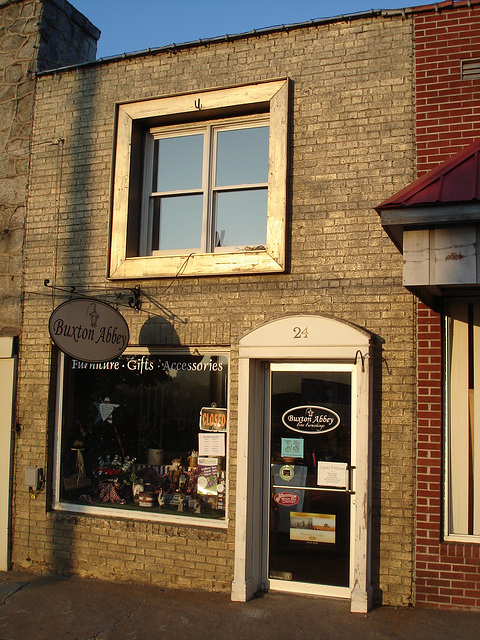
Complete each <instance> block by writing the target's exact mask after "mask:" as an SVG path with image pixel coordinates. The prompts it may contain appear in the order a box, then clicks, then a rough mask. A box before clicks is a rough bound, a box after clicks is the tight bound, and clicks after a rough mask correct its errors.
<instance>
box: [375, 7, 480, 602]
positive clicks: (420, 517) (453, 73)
mask: <svg viewBox="0 0 480 640" xmlns="http://www.w3.org/2000/svg"><path fill="white" fill-rule="evenodd" d="M478 11H480V6H478V5H477V3H475V2H470V1H468V2H467V1H466V2H456V3H451V2H444V3H441V4H438V5H435V7H434V8H433V10H432V7H429V8H428V9H427V10H426V11H424V10H423V8H419V9H418V10H417V13H416V16H415V21H414V35H415V91H416V147H417V153H416V159H417V175H418V176H419V179H418V181H416V182H415V183H413V184H412V185H410V186H409V187H407V188H406V189H404V190H403V191H401V192H400V193H398V194H396V196H394V197H393V198H392V199H390V200H389V201H388V204H386V203H384V204H383V205H381V207H380V210H381V211H382V220H383V224H384V226H385V227H386V229H387V231H388V232H389V233H390V235H391V237H393V238H394V240H395V242H396V243H397V245H398V244H399V243H403V253H404V259H405V266H404V284H405V285H406V286H407V287H408V288H409V289H410V290H411V291H413V292H414V293H415V294H416V295H418V296H419V298H420V300H419V301H418V305H417V306H418V309H417V375H418V395H417V439H418V448H417V472H416V473H417V475H416V482H417V487H416V540H415V544H416V546H415V549H416V550H415V587H414V593H415V605H416V606H426V607H431V606H438V607H448V608H451V607H455V608H471V607H472V608H473V607H478V606H480V559H479V558H480V556H479V549H480V547H479V542H480V526H479V523H478V521H479V517H480V513H479V511H480V503H479V497H480V496H479V474H480V459H479V457H478V442H479V440H480V430H479V423H478V420H479V418H478V401H477V396H476V394H478V386H479V377H478V373H477V368H478V352H477V351H476V348H477V347H476V345H477V339H476V332H477V330H478V329H477V327H478V317H477V315H476V307H477V305H478V300H479V299H480V298H478V295H479V291H478V285H479V283H480V280H479V279H478V242H477V240H476V234H477V233H478V220H479V218H480V202H479V201H480V140H479V136H480V20H479V19H478V17H477V16H478ZM429 171H432V173H428V172H429ZM385 204H386V207H387V208H384V206H385ZM390 207H393V208H390ZM387 209H388V211H389V212H390V213H392V214H393V217H395V216H396V220H394V219H393V217H392V218H391V219H390V220H387V218H388V216H389V213H387ZM394 212H395V213H394ZM400 228H401V231H399V229H400ZM402 235H403V237H402ZM467 263H469V264H468V266H467ZM421 300H423V302H422V301H421ZM459 361H460V362H459ZM475 390H476V391H475Z"/></svg>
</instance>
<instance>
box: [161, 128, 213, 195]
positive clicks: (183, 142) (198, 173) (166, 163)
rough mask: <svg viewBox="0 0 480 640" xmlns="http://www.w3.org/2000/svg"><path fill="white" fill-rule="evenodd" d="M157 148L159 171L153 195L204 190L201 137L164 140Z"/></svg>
mask: <svg viewBox="0 0 480 640" xmlns="http://www.w3.org/2000/svg"><path fill="white" fill-rule="evenodd" d="M155 145H156V159H157V163H158V169H157V171H156V172H154V184H153V189H152V190H153V192H161V191H177V190H181V189H200V188H201V187H202V162H203V135H202V134H196V135H190V136H177V137H172V138H161V139H160V140H156V141H155ZM155 183H156V184H155Z"/></svg>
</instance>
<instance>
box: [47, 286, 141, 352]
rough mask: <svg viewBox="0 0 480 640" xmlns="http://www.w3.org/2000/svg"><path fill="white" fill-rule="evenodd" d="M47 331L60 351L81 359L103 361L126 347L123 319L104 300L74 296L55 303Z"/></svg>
mask: <svg viewBox="0 0 480 640" xmlns="http://www.w3.org/2000/svg"><path fill="white" fill-rule="evenodd" d="M48 330H49V332H50V337H51V338H52V340H53V342H54V343H55V344H56V345H57V347H58V348H59V349H61V350H62V351H63V352H64V353H66V354H67V355H69V356H72V358H76V359H77V360H82V361H83V362H106V361H108V360H113V358H116V357H117V356H119V355H121V354H122V353H123V352H124V351H125V349H126V348H127V346H128V340H129V331H128V325H127V323H126V321H125V318H124V317H123V316H122V315H121V314H120V313H119V312H118V311H117V310H116V309H114V308H113V307H111V306H110V305H109V304H106V303H105V302H100V301H99V300H93V299H92V298H75V299H74V300H68V301H67V302H64V303H63V304H61V305H60V306H58V307H57V308H56V309H55V310H54V311H53V313H52V315H51V316H50V321H49V323H48Z"/></svg>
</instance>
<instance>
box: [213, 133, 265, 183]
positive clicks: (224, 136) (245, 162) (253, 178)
mask: <svg viewBox="0 0 480 640" xmlns="http://www.w3.org/2000/svg"><path fill="white" fill-rule="evenodd" d="M266 182H268V127H252V128H248V129H233V130H229V131H219V132H218V133H217V163H216V174H215V186H216V187H225V186H231V185H237V184H264V183H266Z"/></svg>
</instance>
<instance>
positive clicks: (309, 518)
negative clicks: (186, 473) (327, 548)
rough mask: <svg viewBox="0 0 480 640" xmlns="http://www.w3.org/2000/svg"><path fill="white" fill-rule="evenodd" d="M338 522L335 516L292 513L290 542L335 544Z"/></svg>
mask: <svg viewBox="0 0 480 640" xmlns="http://www.w3.org/2000/svg"><path fill="white" fill-rule="evenodd" d="M335 533H336V522H335V516H334V515H333V514H325V513H304V512H301V511H297V512H293V511H292V512H290V540H297V541H298V542H309V543H312V544H317V543H319V542H323V543H327V544H335Z"/></svg>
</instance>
